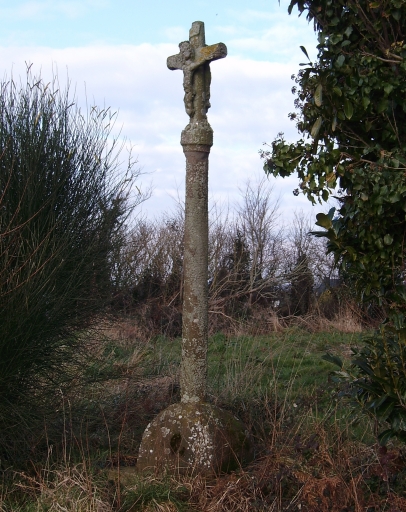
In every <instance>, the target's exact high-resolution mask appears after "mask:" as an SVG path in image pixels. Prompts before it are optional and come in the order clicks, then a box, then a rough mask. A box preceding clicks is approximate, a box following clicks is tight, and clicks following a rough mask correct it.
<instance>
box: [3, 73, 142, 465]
mask: <svg viewBox="0 0 406 512" xmlns="http://www.w3.org/2000/svg"><path fill="white" fill-rule="evenodd" d="M114 117H115V116H114V115H113V114H111V112H110V110H109V109H98V108H97V107H92V109H91V110H90V112H87V113H85V114H83V113H82V112H81V110H80V109H79V107H78V106H77V103H76V99H75V98H73V99H72V98H71V97H70V93H69V87H68V88H67V90H66V91H65V92H61V91H60V90H59V89H58V81H57V79H56V78H55V79H54V80H53V82H51V83H49V84H47V85H46V84H45V83H44V82H43V81H42V80H41V79H37V78H35V77H33V76H32V75H31V73H30V69H28V71H27V81H26V84H23V83H20V85H18V84H16V82H15V81H14V80H13V79H11V80H9V81H3V82H2V83H1V84H0V211H1V217H0V404H1V405H0V459H1V458H2V459H3V460H4V458H6V459H7V455H6V454H7V453H10V450H11V449H13V450H14V448H15V447H16V443H17V444H18V442H19V441H21V442H23V443H30V442H31V441H29V440H28V438H29V436H28V435H27V432H29V431H30V430H31V429H32V426H33V418H35V417H37V418H39V417H40V416H41V414H40V411H41V406H44V405H45V404H46V402H47V399H46V397H48V398H51V397H55V396H56V395H57V394H58V393H55V390H56V389H59V388H61V389H63V387H64V385H65V384H67V383H68V382H69V381H70V379H71V378H72V376H71V375H69V371H68V368H71V366H70V365H69V364H67V362H68V361H69V358H71V357H72V355H73V354H74V353H77V348H78V343H79V338H80V333H81V332H82V331H83V330H84V329H86V328H88V327H89V326H90V325H91V322H92V320H93V319H94V318H95V316H96V315H97V314H99V313H100V311H102V310H103V307H104V306H105V304H106V301H107V300H108V299H109V297H110V292H111V287H112V284H113V275H114V255H115V254H116V253H117V252H119V251H120V248H121V245H122V243H123V241H124V234H123V233H124V222H125V220H126V218H127V216H128V214H129V212H130V210H131V208H130V205H129V202H128V194H129V190H130V186H131V183H132V182H133V181H134V179H135V178H136V176H137V173H136V172H135V171H134V162H133V161H132V160H131V156H130V158H129V162H128V165H127V169H126V171H124V172H123V171H121V169H120V162H119V160H118V154H119V150H120V147H118V145H117V141H116V140H113V142H111V140H110V135H111V130H112V127H113V124H114ZM119 176H120V177H119ZM46 390H48V391H51V393H48V394H47V393H46ZM24 425H25V426H26V427H27V428H26V429H24V428H23V426H24ZM17 432H19V433H20V434H21V435H18V436H17ZM13 447H14V448H13Z"/></svg>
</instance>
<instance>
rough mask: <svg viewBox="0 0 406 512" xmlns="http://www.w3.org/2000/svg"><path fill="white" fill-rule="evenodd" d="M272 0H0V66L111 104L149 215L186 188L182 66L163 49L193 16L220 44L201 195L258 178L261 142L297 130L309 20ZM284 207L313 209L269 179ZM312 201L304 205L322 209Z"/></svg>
mask: <svg viewBox="0 0 406 512" xmlns="http://www.w3.org/2000/svg"><path fill="white" fill-rule="evenodd" d="M288 4H289V2H288V1H285V0H281V2H280V5H279V3H278V1H277V0H249V1H247V0H245V1H241V0H221V1H218V0H217V1H214V0H206V1H201V0H172V1H169V0H146V1H145V0H144V1H140V0H32V1H26V0H13V1H12V2H11V1H10V0H7V1H6V0H0V19H1V20H2V29H1V31H0V61H1V63H2V71H3V74H4V75H10V72H11V71H12V72H13V74H14V75H20V74H24V69H25V66H26V64H25V63H30V64H31V63H32V65H33V66H32V69H33V71H34V73H36V74H38V73H39V72H41V73H42V76H43V77H44V78H45V79H47V78H49V77H51V76H52V70H57V71H58V74H59V76H60V78H61V80H63V79H64V78H65V77H66V75H69V78H70V80H71V82H72V84H73V85H74V86H75V88H76V94H77V97H78V99H79V101H80V102H83V101H84V98H85V92H86V94H87V98H88V101H89V102H90V103H96V104H98V105H105V106H110V107H111V108H112V109H113V111H116V110H118V111H119V114H118V120H117V123H116V127H117V132H118V131H119V130H120V129H121V134H122V136H125V137H126V138H127V139H128V140H129V141H131V144H132V146H133V147H134V153H135V155H136V156H137V157H138V162H139V166H140V167H141V168H142V169H143V171H144V172H145V173H147V174H146V175H144V176H143V177H142V178H141V180H140V182H139V183H138V185H139V186H141V187H143V186H144V187H145V186H146V185H147V183H149V182H152V184H153V187H154V193H153V197H152V198H151V199H150V200H148V201H147V202H146V203H145V204H144V205H143V210H144V211H145V213H146V214H147V215H149V216H156V215H159V214H160V213H161V212H163V211H165V210H168V209H170V208H171V207H172V206H173V199H172V198H173V197H177V196H178V194H180V196H181V197H183V194H184V192H183V190H184V188H183V187H184V174H185V159H184V155H183V152H182V147H181V146H180V143H179V141H180V133H181V131H182V129H183V128H184V127H185V125H186V124H187V122H188V116H187V114H186V113H185V110H184V104H183V94H184V92H183V86H182V72H181V71H169V70H168V69H167V67H166V59H167V57H168V56H170V55H173V54H176V53H178V43H179V42H181V41H184V40H186V39H188V35H189V28H190V26H191V24H192V22H193V21H197V20H199V21H204V23H205V28H206V43H207V44H214V43H217V42H220V41H221V42H223V43H225V44H226V45H227V48H228V56H227V58H225V59H223V60H220V61H216V62H214V63H212V65H211V71H212V86H211V104H212V107H211V109H210V110H209V112H208V118H209V122H210V124H211V126H212V128H213V130H214V146H213V148H212V150H211V154H210V178H209V180H210V197H211V199H212V200H216V201H220V202H221V203H223V204H226V203H227V202H230V203H233V202H234V201H235V200H236V198H237V197H238V194H239V188H241V187H244V184H245V182H246V181H247V179H254V178H255V177H258V176H259V177H262V175H263V171H262V163H261V160H260V158H259V156H258V150H259V149H260V148H261V147H262V143H263V142H264V141H268V142H271V141H272V140H273V139H274V137H275V136H276V134H277V133H278V132H281V131H282V132H284V133H285V136H286V138H287V139H288V140H291V141H293V140H295V139H297V136H298V135H297V131H296V128H295V124H294V123H293V122H291V121H289V119H288V117H287V115H288V113H289V112H291V111H292V110H293V108H294V107H293V99H294V97H293V95H292V94H291V92H290V90H291V88H292V86H293V82H292V80H291V78H290V77H291V75H292V74H293V73H297V71H298V70H299V69H300V68H299V63H300V62H303V61H306V58H305V56H304V55H303V53H302V52H301V50H300V48H299V46H300V45H304V46H305V47H306V48H307V50H308V52H309V54H310V56H311V57H314V56H315V54H316V51H315V47H316V38H315V35H314V32H313V27H312V26H311V25H308V23H307V21H306V20H305V19H304V18H298V15H297V12H296V11H294V12H293V13H292V15H291V16H289V15H288V13H287V6H288ZM270 181H271V184H273V185H274V190H275V198H276V197H277V196H280V197H281V210H282V214H283V215H284V216H285V217H286V218H287V219H289V218H290V217H291V216H292V212H293V211H294V210H300V209H305V210H306V211H310V210H311V207H310V203H309V202H308V201H307V200H306V199H305V198H304V197H303V196H299V197H295V196H293V194H292V190H293V189H294V188H296V187H297V184H298V180H297V179H295V178H290V179H285V180H282V179H277V180H275V179H274V178H271V180H270ZM321 209H322V207H320V206H319V207H317V208H316V210H315V211H314V212H313V213H314V215H315V214H316V211H320V210H321Z"/></svg>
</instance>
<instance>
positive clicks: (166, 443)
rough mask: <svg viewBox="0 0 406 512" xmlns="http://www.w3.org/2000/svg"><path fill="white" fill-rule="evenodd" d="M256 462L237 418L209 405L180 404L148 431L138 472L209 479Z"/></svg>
mask: <svg viewBox="0 0 406 512" xmlns="http://www.w3.org/2000/svg"><path fill="white" fill-rule="evenodd" d="M252 458H253V457H252V447H251V442H250V439H249V437H248V433H247V432H246V430H245V427H244V425H243V424H242V422H241V421H240V420H238V419H237V418H235V416H233V414H231V413H230V412H229V411H225V410H223V409H220V408H219V407H216V406H213V405H210V404H207V403H200V404H185V403H180V404H173V405H171V406H169V407H168V408H167V409H165V410H164V411H162V412H161V413H160V414H159V415H158V416H157V417H156V418H155V419H154V420H153V421H152V422H151V423H150V424H149V425H148V427H147V428H146V430H145V432H144V435H143V438H142V442H141V448H140V452H139V455H138V462H137V468H138V470H139V471H151V472H154V473H165V472H170V473H181V474H184V473H187V474H194V473H197V474H203V475H209V474H219V473H221V472H229V471H233V470H235V469H238V468H239V467H240V466H241V465H244V464H246V463H248V462H249V461H251V460H252Z"/></svg>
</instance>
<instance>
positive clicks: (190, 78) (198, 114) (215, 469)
mask: <svg viewBox="0 0 406 512" xmlns="http://www.w3.org/2000/svg"><path fill="white" fill-rule="evenodd" d="M179 49H180V53H179V54H178V55H173V56H172V57H169V58H168V67H169V69H181V70H182V71H183V87H184V90H185V98H184V102H185V109H186V112H187V113H188V114H189V116H190V122H189V124H188V125H187V126H186V128H185V129H184V130H183V132H182V136H181V144H182V146H183V151H184V153H185V156H186V200H185V239H184V245H185V249H184V259H183V272H184V286H183V325H182V361H181V371H180V388H181V403H180V404H174V405H171V406H169V407H168V408H167V409H165V410H164V411H162V412H161V413H160V414H159V415H158V416H157V417H156V418H155V419H154V420H153V421H152V422H151V423H150V425H148V427H147V428H146V430H145V432H144V436H143V438H142V442H141V446H140V450H139V456H138V462H137V468H138V470H140V471H145V470H150V471H153V472H164V471H170V472H175V473H177V472H197V473H199V474H211V473H219V472H223V471H231V470H233V469H236V468H238V467H239V466H240V465H242V464H245V463H246V462H248V461H250V460H251V458H252V451H251V446H250V442H249V439H248V435H247V433H246V431H245V428H244V426H243V424H242V423H241V422H240V421H239V420H238V419H237V418H235V417H234V416H233V415H232V414H231V413H230V412H228V411H224V410H222V409H219V408H218V407H214V406H212V405H210V404H208V403H206V402H205V399H206V389H207V382H206V381H207V323H208V284H207V279H208V166H209V164H208V158H209V153H210V147H211V146H212V144H213V130H212V129H211V126H210V125H209V123H208V121H207V115H206V114H207V110H208V108H209V107H210V101H209V100H210V81H211V75H210V62H211V61H213V60H216V59H221V58H223V57H225V56H226V55H227V48H226V46H225V45H224V44H223V43H218V44H217V45H212V46H207V45H206V43H205V37H204V24H203V23H202V22H200V21H196V22H194V23H193V24H192V28H191V30H190V32H189V41H184V42H182V43H180V45H179Z"/></svg>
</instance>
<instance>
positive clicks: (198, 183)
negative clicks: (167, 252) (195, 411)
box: [180, 144, 210, 403]
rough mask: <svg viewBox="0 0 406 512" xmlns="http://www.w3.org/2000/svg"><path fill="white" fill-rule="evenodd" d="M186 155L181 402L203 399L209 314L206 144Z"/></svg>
mask: <svg viewBox="0 0 406 512" xmlns="http://www.w3.org/2000/svg"><path fill="white" fill-rule="evenodd" d="M183 149H184V153H185V156H186V201H185V247H184V260H183V265H184V289H183V326H182V362H181V375H180V387H181V401H182V402H183V403H197V402H201V401H204V400H205V397H206V384H207V382H206V381H207V317H208V284H207V277H208V272H207V268H208V167H209V163H208V157H209V151H210V146H208V145H200V146H199V145H194V144H193V145H184V146H183Z"/></svg>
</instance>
